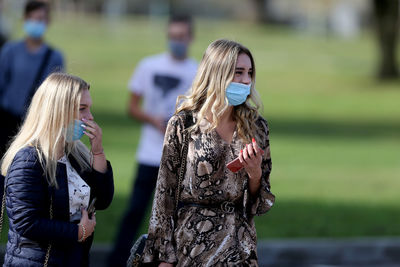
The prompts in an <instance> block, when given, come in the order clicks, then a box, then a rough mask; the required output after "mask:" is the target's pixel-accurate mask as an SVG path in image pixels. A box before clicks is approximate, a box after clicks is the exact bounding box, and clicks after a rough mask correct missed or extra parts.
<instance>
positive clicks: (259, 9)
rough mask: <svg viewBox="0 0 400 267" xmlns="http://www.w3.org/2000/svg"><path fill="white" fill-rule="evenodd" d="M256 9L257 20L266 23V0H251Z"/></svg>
mask: <svg viewBox="0 0 400 267" xmlns="http://www.w3.org/2000/svg"><path fill="white" fill-rule="evenodd" d="M253 2H254V6H255V9H256V16H257V18H256V19H257V21H258V22H260V23H268V14H267V2H268V0H253Z"/></svg>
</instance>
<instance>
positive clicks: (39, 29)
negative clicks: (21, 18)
mask: <svg viewBox="0 0 400 267" xmlns="http://www.w3.org/2000/svg"><path fill="white" fill-rule="evenodd" d="M46 29H47V25H46V23H44V22H42V21H37V20H26V21H25V23H24V31H25V32H26V34H27V35H28V36H29V37H31V38H34V39H39V38H41V37H42V36H43V35H44V33H45V32H46Z"/></svg>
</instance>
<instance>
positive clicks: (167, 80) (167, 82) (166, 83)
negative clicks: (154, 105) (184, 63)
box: [154, 74, 181, 97]
mask: <svg viewBox="0 0 400 267" xmlns="http://www.w3.org/2000/svg"><path fill="white" fill-rule="evenodd" d="M180 83H181V80H180V79H179V78H176V77H172V76H168V75H161V74H155V75H154V85H155V88H157V89H159V90H161V92H162V96H163V97H165V96H166V95H167V94H168V93H169V92H171V91H173V90H174V89H176V88H177V87H178V86H179V84H180Z"/></svg>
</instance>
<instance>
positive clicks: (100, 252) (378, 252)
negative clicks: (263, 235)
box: [1, 237, 400, 267]
mask: <svg viewBox="0 0 400 267" xmlns="http://www.w3.org/2000/svg"><path fill="white" fill-rule="evenodd" d="M110 248H111V246H110V245H109V244H95V245H93V247H92V252H91V266H92V267H106V258H107V255H108V253H109V252H110ZM3 251H4V246H2V247H1V254H2V255H3ZM2 255H1V262H2V260H3V258H4V257H3V256H2ZM258 255H259V264H260V266H267V267H289V266H290V267H358V266H360V267H395V266H396V267H400V237H397V238H351V239H274V240H263V241H259V244H258Z"/></svg>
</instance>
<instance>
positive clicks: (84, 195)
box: [58, 155, 90, 222]
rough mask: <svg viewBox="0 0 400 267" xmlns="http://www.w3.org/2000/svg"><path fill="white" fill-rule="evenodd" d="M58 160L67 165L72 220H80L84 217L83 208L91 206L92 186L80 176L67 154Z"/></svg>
mask: <svg viewBox="0 0 400 267" xmlns="http://www.w3.org/2000/svg"><path fill="white" fill-rule="evenodd" d="M58 162H60V163H63V164H65V165H66V167H67V176H68V194H69V217H70V221H71V222H73V221H77V220H78V221H79V220H80V219H81V217H82V214H81V208H82V207H83V208H85V209H86V208H87V207H88V206H89V199H90V186H89V185H88V184H87V183H86V182H85V181H84V180H83V179H82V178H81V177H80V176H79V174H78V173H77V172H76V170H75V169H74V168H73V167H72V166H71V163H70V162H69V160H68V159H67V157H66V156H65V155H64V156H63V157H62V158H61V159H59V160H58Z"/></svg>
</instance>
